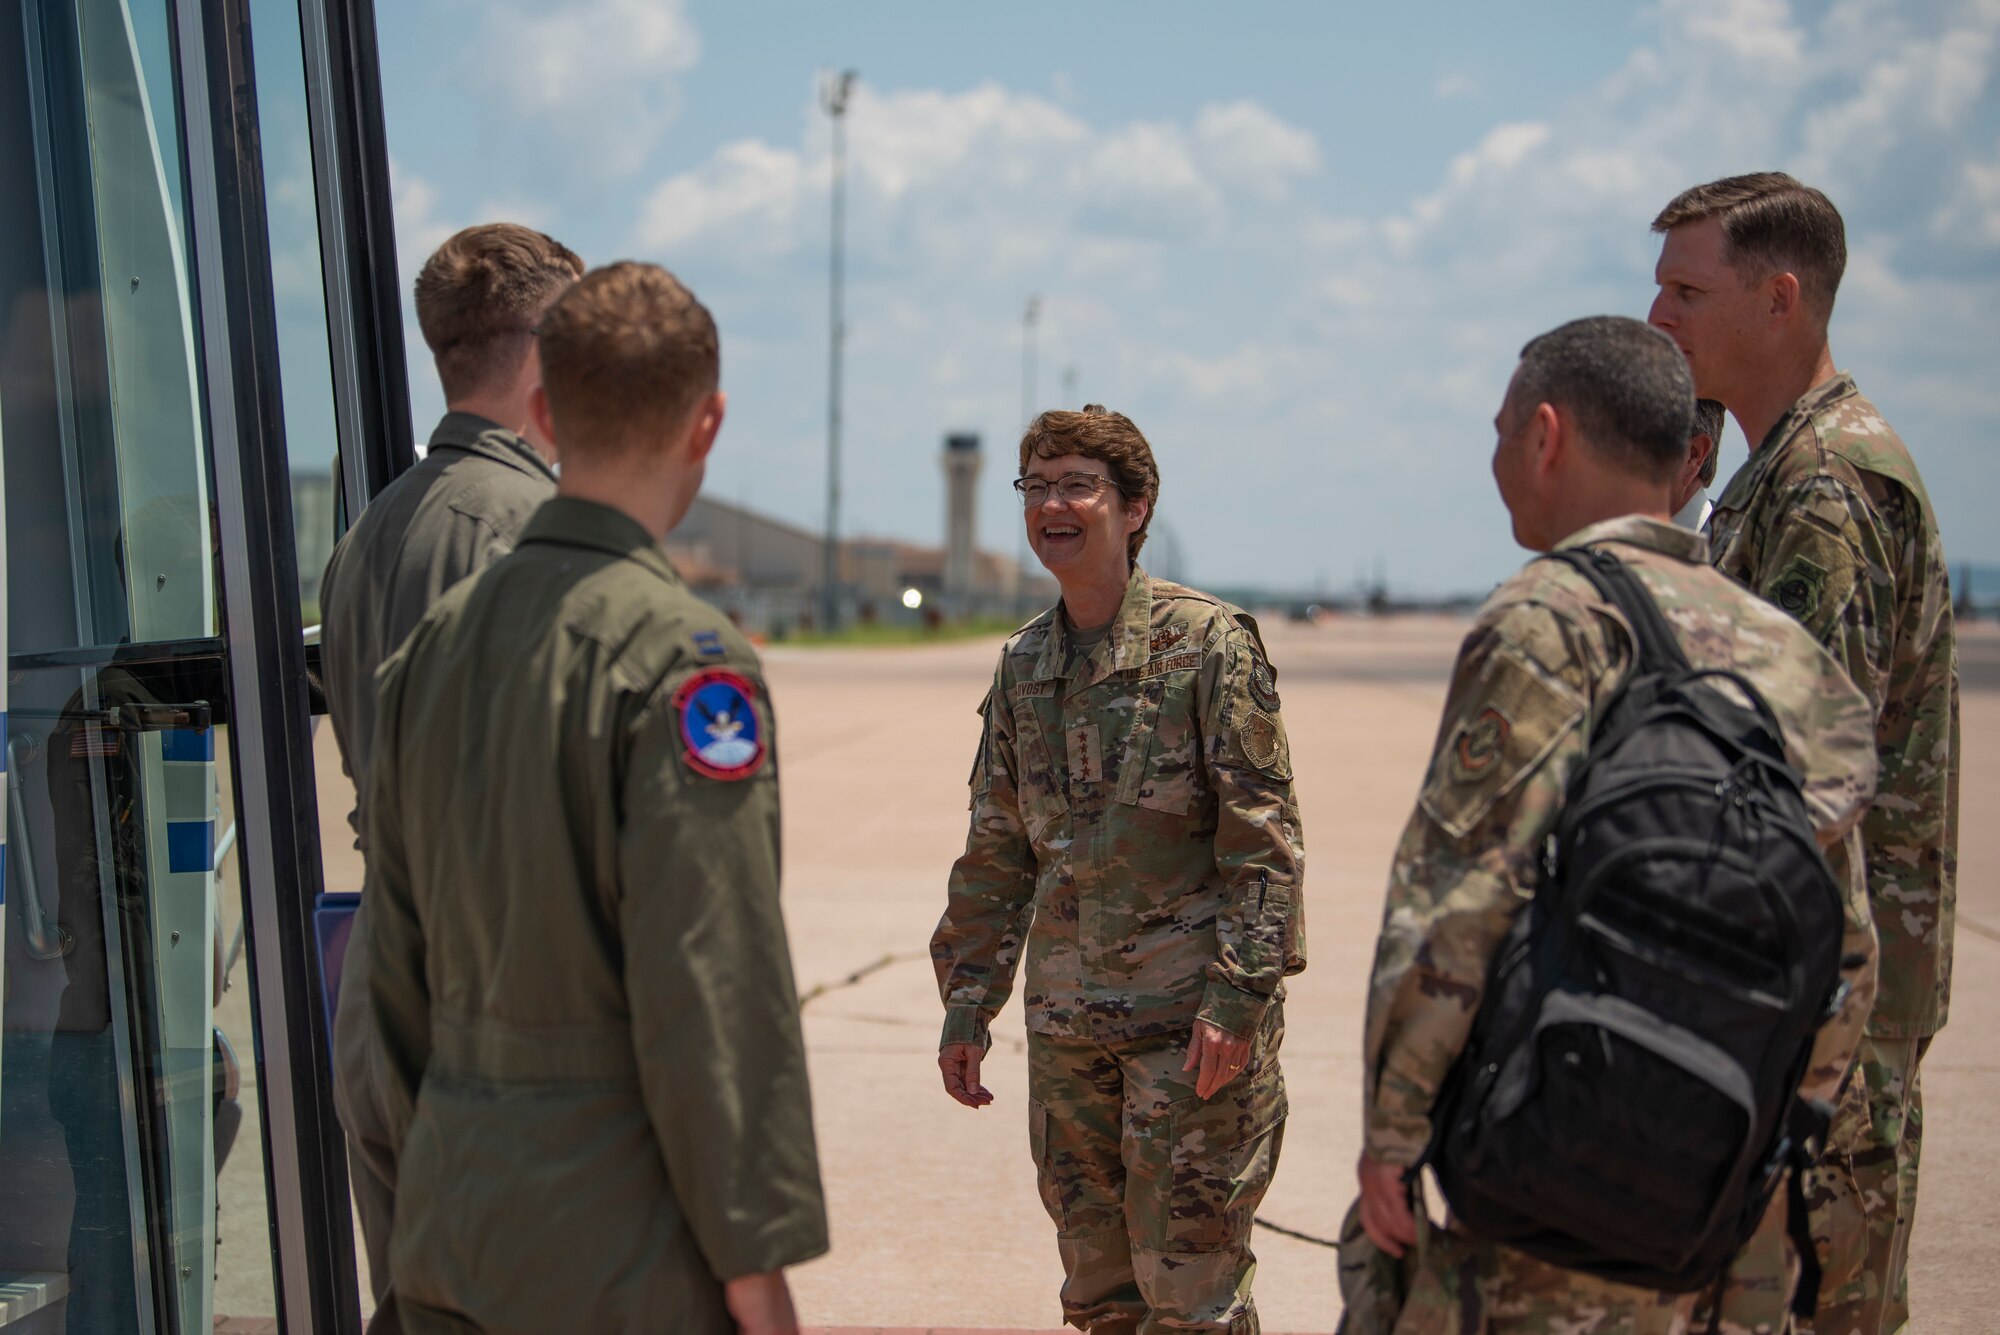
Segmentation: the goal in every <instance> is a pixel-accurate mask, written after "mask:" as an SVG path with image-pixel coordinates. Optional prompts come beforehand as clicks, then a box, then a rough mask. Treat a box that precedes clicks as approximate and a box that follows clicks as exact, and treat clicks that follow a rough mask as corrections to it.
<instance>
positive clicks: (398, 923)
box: [362, 625, 431, 1163]
mask: <svg viewBox="0 0 2000 1335" xmlns="http://www.w3.org/2000/svg"><path fill="white" fill-rule="evenodd" d="M426 630H427V627H426V626H424V625H419V626H418V628H417V631H416V633H415V635H414V636H413V637H412V642H413V643H414V642H415V641H416V640H417V639H419V638H421V637H422V636H423V635H424V634H425V632H426ZM403 661H404V655H403V654H401V653H399V654H397V655H394V656H392V657H391V658H390V659H389V661H388V662H387V663H386V664H385V665H384V666H383V668H382V671H381V672H380V673H379V674H378V676H377V678H376V680H377V682H378V684H379V686H380V697H379V707H378V709H377V712H376V718H375V734H374V754H375V757H376V761H377V763H375V764H372V765H370V766H369V769H368V773H369V782H368V801H367V802H366V803H365V804H364V807H363V809H364V810H365V811H366V812H367V830H366V837H367V842H368V859H367V863H366V868H367V871H366V879H365V880H364V882H363V884H364V886H365V889H364V891H363V894H362V899H363V901H364V902H365V904H366V909H365V912H366V913H367V915H368V975H367V977H368V994H369V1000H370V1002H371V1003H372V1009H373V1011H374V1021H375V1034H376V1037H377V1039H378V1040H379V1042H378V1043H377V1044H376V1046H375V1052H374V1054H373V1057H372V1060H374V1061H375V1062H376V1063H377V1084H378V1086H379V1088H380V1091H381V1098H382V1103H383V1108H384V1112H385V1115H386V1120H387V1126H388V1138H389V1147H390V1155H391V1160H392V1163H393V1161H394V1160H396V1159H400V1158H401V1156H402V1150H403V1142H404V1141H405V1139H406V1138H407V1137H408V1136H409V1133H410V1124H411V1122H412V1120H413V1119H414V1118H415V1116H416V1107H417V1091H418V1090H419V1088H421V1086H422V1085H423V1081H424V1072H425V1070H426V1069H427V1068H428V1067H429V1066H430V1061H431V994H430V983H429V979H428V975H427V972H426V969H425V953H424V934H423V926H422V923H421V922H420V920H419V918H418V913H417V903H416V897H415V887H414V885H413V882H412V880H411V876H410V862H409V847H408V844H407V842H406V840H405V837H404V830H403V801H402V794H401V793H400V791H399V788H398V785H399V778H398V774H397V771H398V770H399V769H400V764H399V750H400V747H399V737H400V734H401V731H402V707H403V696H404V687H405V678H404V675H403V671H402V665H403Z"/></svg>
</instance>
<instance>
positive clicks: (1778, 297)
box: [1766, 271, 1803, 320]
mask: <svg viewBox="0 0 2000 1335" xmlns="http://www.w3.org/2000/svg"><path fill="white" fill-rule="evenodd" d="M1766 281H1767V287H1768V291H1769V296H1770V313H1771V318H1772V319H1774V320H1785V319H1790V318H1791V316H1792V315H1793V314H1794V313H1795V312H1797V310H1798V309H1799V303H1800V301H1801V300H1802V299H1803V293H1801V291H1800V290H1799V276H1798V275H1797V274H1795V273H1791V272H1789V271H1785V272H1780V273H1778V274H1775V275H1773V276H1772V277H1771V278H1770V279H1768V280H1766Z"/></svg>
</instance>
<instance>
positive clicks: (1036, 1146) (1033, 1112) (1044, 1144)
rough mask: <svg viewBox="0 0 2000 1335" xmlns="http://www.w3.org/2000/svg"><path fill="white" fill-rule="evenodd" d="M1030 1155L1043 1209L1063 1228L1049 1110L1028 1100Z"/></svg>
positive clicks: (1060, 1195) (1060, 1197)
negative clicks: (1050, 1155)
mask: <svg viewBox="0 0 2000 1335" xmlns="http://www.w3.org/2000/svg"><path fill="white" fill-rule="evenodd" d="M1028 1153H1029V1154H1030V1155H1031V1156H1032V1157H1033V1158H1034V1160H1035V1189H1036V1190H1037V1191H1039V1192H1041V1194H1042V1208H1043V1209H1044V1210H1047V1211H1048V1212H1049V1218H1051V1219H1053V1220H1055V1223H1056V1227H1057V1228H1061V1227H1063V1203H1062V1188H1061V1187H1059V1186H1057V1185H1056V1175H1055V1165H1054V1164H1052V1163H1050V1162H1049V1110H1048V1109H1047V1108H1044V1107H1043V1106H1042V1105H1041V1104H1039V1103H1037V1102H1035V1101H1034V1100H1033V1099H1029V1100H1028Z"/></svg>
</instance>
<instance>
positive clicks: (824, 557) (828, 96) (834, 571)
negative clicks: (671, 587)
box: [819, 70, 856, 631]
mask: <svg viewBox="0 0 2000 1335" xmlns="http://www.w3.org/2000/svg"><path fill="white" fill-rule="evenodd" d="M855 78H856V75H855V72H854V71H853V70H843V71H842V72H841V73H839V74H832V73H829V74H827V75H826V76H825V78H824V79H823V80H822V81H821V83H820V90H819V104H820V107H821V108H822V109H823V110H824V111H825V112H826V114H827V118H828V119H829V120H831V121H832V122H833V191H832V197H833V217H832V236H831V240H830V243H829V248H828V252H829V253H828V269H829V273H828V281H827V323H828V339H827V354H826V360H827V368H826V545H825V550H824V552H823V553H822V554H821V568H820V622H821V625H822V627H823V628H824V629H825V630H827V631H833V630H837V629H838V628H839V626H838V622H839V617H840V425H841V424H840V391H841V371H842V365H841V351H842V344H843V343H844V342H845V341H846V338H847V325H846V321H845V320H844V319H843V311H844V304H845V298H846V292H845V281H844V273H843V269H844V265H845V261H846V258H847V257H846V249H847V102H848V98H849V97H850V96H851V95H852V94H853V92H854V80H855Z"/></svg>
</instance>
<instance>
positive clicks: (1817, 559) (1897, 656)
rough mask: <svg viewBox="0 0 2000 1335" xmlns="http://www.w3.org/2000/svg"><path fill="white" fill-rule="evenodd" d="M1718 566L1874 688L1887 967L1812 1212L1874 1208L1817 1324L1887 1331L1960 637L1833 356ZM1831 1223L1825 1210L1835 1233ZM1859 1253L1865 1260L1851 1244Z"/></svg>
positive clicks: (1878, 429)
mask: <svg viewBox="0 0 2000 1335" xmlns="http://www.w3.org/2000/svg"><path fill="white" fill-rule="evenodd" d="M1709 541H1710V543H1711V544H1712V547H1713V552H1714V559H1715V563H1716V567H1717V568H1718V569H1720V570H1722V571H1724V572H1725V573H1727V574H1729V575H1731V576H1733V577H1734V578H1736V579H1738V580H1740V581H1741V582H1742V583H1743V585H1744V586H1745V587H1746V588H1750V589H1754V590H1757V591H1758V592H1761V593H1762V594H1763V595H1764V596H1765V597H1766V598H1768V599H1770V600H1771V601H1772V602H1773V603H1775V604H1777V606H1778V607H1780V608H1782V609H1783V610H1785V611H1786V612H1788V613H1790V614H1791V615H1792V616H1794V617H1796V618H1797V619H1798V620H1799V622H1800V624H1802V625H1803V626H1804V627H1805V628H1806V629H1807V630H1808V631H1809V632H1811V634H1812V635H1813V637H1814V638H1815V639H1817V640H1819V641H1820V643H1822V644H1824V645H1825V646H1826V647H1827V648H1828V650H1830V651H1831V652H1832V653H1833V655H1834V657H1835V659H1836V660H1837V661H1839V662H1840V663H1841V664H1842V666H1843V667H1844V668H1845V669H1846V671H1847V674H1848V676H1849V677H1851V678H1852V679H1853V681H1854V682H1855V684H1856V685H1857V686H1859V687H1860V688H1861V689H1862V690H1863V691H1864V692H1865V693H1866V694H1867V696H1868V698H1869V702H1870V704H1871V706H1872V708H1873V714H1874V718H1875V746H1876V756H1877V759H1878V761H1879V763H1880V767H1881V777H1880V781H1879V782H1880V796H1879V797H1878V798H1877V800H1876V802H1875V804H1874V805H1873V806H1872V807H1871V808H1870V809H1869V811H1868V814H1867V815H1866V816H1865V817H1864V818H1863V820H1862V823H1861V841H1862V847H1863V849H1864V852H1865V855H1866V857H1867V867H1868V894H1869V899H1870V902H1871V903H1872V904H1873V906H1874V916H1875V931H1876V934H1877V935H1878V936H1879V938H1880V940H1881V952H1882V954H1881V984H1880V986H1879V988H1878V989H1877V992H1876V997H1875V1009H1874V1011H1873V1012H1872V1013H1871V1014H1870V1015H1869V1017H1868V1030H1867V1034H1866V1037H1865V1038H1864V1039H1863V1041H1862V1044H1861V1048H1860V1051H1859V1053H1858V1054H1857V1057H1858V1060H1859V1063H1860V1076H1861V1078H1860V1079H1858V1080H1856V1081H1854V1082H1852V1084H1851V1086H1850V1087H1849V1088H1848V1090H1847V1091H1846V1093H1845V1097H1844V1098H1843V1101H1842V1104H1841V1116H1840V1119H1839V1121H1838V1122H1837V1123H1836V1126H1835V1134H1834V1138H1833V1144H1832V1153H1833V1155H1834V1156H1835V1157H1836V1159H1839V1158H1844V1159H1845V1160H1846V1161H1847V1171H1845V1172H1843V1171H1840V1165H1839V1164H1838V1163H1835V1164H1830V1165H1828V1166H1827V1167H1826V1168H1825V1169H1824V1170H1823V1171H1822V1172H1820V1173H1818V1174H1815V1178H1814V1183H1813V1192H1812V1203H1813V1205H1814V1212H1815V1214H1816V1215H1818V1216H1822V1217H1824V1218H1826V1219H1828V1220H1830V1221H1838V1220H1839V1219H1840V1218H1841V1217H1842V1216H1848V1217H1853V1216H1856V1215H1864V1216H1866V1218H1867V1232H1868V1244H1867V1253H1866V1259H1865V1261H1863V1262H1862V1263H1861V1264H1858V1265H1855V1264H1849V1265H1847V1266H1845V1267H1842V1268H1833V1267H1830V1268H1829V1276H1828V1278H1829V1280H1830V1281H1832V1282H1831V1283H1830V1284H1829V1287H1828V1288H1827V1290H1826V1292H1825V1293H1824V1294H1823V1295H1822V1297H1821V1299H1820V1312H1819V1315H1818V1317H1817V1318H1816V1320H1815V1322H1814V1329H1815V1330H1816V1331H1818V1332H1819V1335H1846V1332H1851V1331H1868V1332H1871V1333H1872V1332H1873V1331H1875V1330H1878V1329H1880V1330H1885V1331H1886V1330H1896V1329H1900V1328H1901V1327H1902V1325H1903V1324H1905V1322H1906V1321H1907V1319H1908V1308H1909V1297H1908V1278H1907V1273H1906V1264H1907V1260H1908V1255H1909V1240H1910V1230H1911V1225H1912V1224H1913V1223H1914V1220H1915V1214H1916V1202H1917V1165H1918V1158H1919V1154H1920V1151H1921V1149H1922V1144H1923V1099H1922V1087H1921V1085H1920V1083H1919V1078H1918V1063H1919V1062H1920V1061H1921V1059H1922V1056H1923V1052H1924V1050H1925V1049H1926V1048H1927V1047H1928V1046H1929V1045H1930V1040H1931V1037H1932V1036H1933V1035H1935V1034H1936V1033H1937V1031H1938V1030H1940V1029H1942V1028H1943V1027H1944V1022H1945V1017H1946V1014H1947V1012H1948V1010H1949V1007H1950V1000H1951V941H1952V921H1953V914H1954V912H1955V910H1956V906H1957V899H1958V895H1957V864H1958V771H1959V743H1958V724H1959V719H1958V654H1957V643H1956V638H1955V636H1954V633H1953V624H1952V608H1951V590H1950V587H1949V584H1948V581H1947V576H1946V566H1945V559H1944V549H1943V545H1942V543H1941V541H1940V538H1939V535H1938V529H1937V523H1936V520H1935V517H1934V514H1933V511H1932V509H1931V504H1930V498H1929V496H1928V495H1926V494H1925V491H1924V484H1923V481H1922V479H1920V478H1919V477H1918V476H1917V470H1916V466H1915V465H1914V464H1913V463H1912V462H1911V460H1910V456H1909V453H1908V451H1907V450H1905V449H1904V447H1903V443H1902V441H1901V440H1900V439H1898V438H1897V436H1896V433H1895V432H1894V431H1893V430H1892V429H1891V428H1890V427H1889V425H1888V423H1887V422H1885V421H1883V420H1882V417H1881V415H1880V414H1879V413H1878V412H1877V411H1876V409H1875V407H1874V405H1873V404H1871V403H1869V402H1868V400H1867V399H1865V398H1863V397H1862V396H1861V394H1860V393H1859V392H1858V391H1857V390H1856V389H1855V387H1854V381H1853V379H1852V378H1851V377H1849V376H1846V375H1841V376H1839V377H1837V378H1836V379H1834V380H1833V381H1831V382H1829V383H1827V384H1825V385H1822V386H1820V387H1818V388H1817V389H1815V390H1813V391H1812V392H1811V393H1809V394H1808V395H1806V397H1805V398H1803V399H1801V400H1800V401H1799V403H1798V405H1797V407H1795V408H1794V409H1793V410H1792V412H1791V413H1790V414H1788V415H1787V416H1786V417H1785V419H1784V420H1783V421H1781V422H1779V424H1778V425H1777V426H1776V427H1775V428H1773V430H1772V433H1771V435H1770V436H1769V437H1767V439H1766V443H1765V444H1764V445H1762V446H1760V447H1759V448H1758V450H1757V451H1756V452H1755V453H1754V454H1752V455H1751V457H1750V460H1749V462H1748V463H1746V464H1745V465H1744V467H1743V469H1742V470H1741V471H1740V472H1738V473H1737V475H1736V476H1735V478H1733V479H1732V480H1731V481H1730V484H1729V487H1728V488H1727V489H1726V490H1725V491H1724V493H1723V495H1722V499H1721V501H1720V502H1719V503H1718V504H1717V506H1716V511H1715V515H1714V517H1713V518H1712V519H1711V520H1710V527H1709ZM1839 1230H1840V1225H1839V1224H1838V1222H1832V1223H1829V1224H1828V1225H1825V1226H1819V1227H1818V1231H1819V1232H1820V1234H1821V1236H1822V1239H1823V1240H1824V1241H1825V1242H1826V1243H1828V1245H1829V1251H1830V1252H1832V1251H1833V1250H1834V1249H1835V1248H1836V1247H1837V1241H1836V1239H1835V1238H1834V1237H1833V1236H1832V1233H1833V1232H1835V1231H1839ZM1854 1260H1856V1261H1859V1260H1860V1258H1859V1257H1855V1258H1854Z"/></svg>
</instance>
